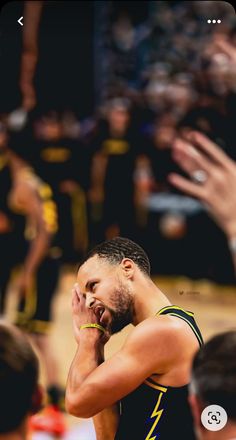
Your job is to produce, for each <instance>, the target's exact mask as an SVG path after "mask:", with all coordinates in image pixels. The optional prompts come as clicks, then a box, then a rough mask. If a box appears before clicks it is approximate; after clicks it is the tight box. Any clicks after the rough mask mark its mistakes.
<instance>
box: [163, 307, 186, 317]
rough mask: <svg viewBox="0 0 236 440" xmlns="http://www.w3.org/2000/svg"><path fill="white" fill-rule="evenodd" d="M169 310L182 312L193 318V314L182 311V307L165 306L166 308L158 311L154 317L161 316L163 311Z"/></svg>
mask: <svg viewBox="0 0 236 440" xmlns="http://www.w3.org/2000/svg"><path fill="white" fill-rule="evenodd" d="M169 309H177V310H182V312H184V313H187V315H189V316H191V317H193V316H194V313H193V312H190V311H187V310H184V309H182V307H178V306H166V307H163V308H162V309H161V310H159V311H158V312H157V313H156V315H155V316H158V315H161V314H162V312H164V311H165V310H169Z"/></svg>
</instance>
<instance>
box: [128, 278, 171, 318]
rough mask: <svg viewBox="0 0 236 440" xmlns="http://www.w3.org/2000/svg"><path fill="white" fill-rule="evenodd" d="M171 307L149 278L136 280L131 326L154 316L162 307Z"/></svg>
mask: <svg viewBox="0 0 236 440" xmlns="http://www.w3.org/2000/svg"><path fill="white" fill-rule="evenodd" d="M168 305H171V303H170V301H169V300H168V298H167V297H166V296H165V295H164V293H162V292H161V290H160V289H159V288H158V287H157V286H156V285H155V284H154V283H153V281H152V280H151V279H150V278H144V277H142V278H141V279H139V280H138V283H137V289H136V287H135V298H134V318H133V324H134V325H137V324H139V323H140V322H142V321H144V320H145V319H148V318H151V317H153V316H155V315H156V313H157V312H158V310H160V309H161V308H162V307H166V306H168Z"/></svg>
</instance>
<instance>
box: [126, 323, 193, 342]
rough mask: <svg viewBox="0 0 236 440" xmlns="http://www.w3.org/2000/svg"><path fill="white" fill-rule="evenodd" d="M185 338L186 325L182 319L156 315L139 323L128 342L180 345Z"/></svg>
mask: <svg viewBox="0 0 236 440" xmlns="http://www.w3.org/2000/svg"><path fill="white" fill-rule="evenodd" d="M184 339H185V326H184V323H182V321H181V320H180V319H172V317H171V316H168V315H163V316H154V317H151V318H148V319H145V320H144V321H142V322H141V323H140V324H138V325H137V326H136V327H135V328H134V329H133V331H132V332H131V333H130V334H129V336H128V338H127V343H128V344H133V345H135V346H140V347H141V346H142V345H143V344H148V345H151V344H154V345H156V343H157V341H158V343H159V344H166V342H167V341H168V345H170V344H172V343H173V344H175V345H180V344H182V342H184Z"/></svg>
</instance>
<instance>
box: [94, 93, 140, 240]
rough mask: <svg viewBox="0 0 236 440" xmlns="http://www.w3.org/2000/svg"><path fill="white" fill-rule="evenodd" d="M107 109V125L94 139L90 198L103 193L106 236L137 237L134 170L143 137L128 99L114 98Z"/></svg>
mask: <svg viewBox="0 0 236 440" xmlns="http://www.w3.org/2000/svg"><path fill="white" fill-rule="evenodd" d="M104 111H105V121H104V122H105V123H104V126H103V127H101V128H100V130H98V133H97V135H96V136H95V137H94V139H93V140H92V144H93V151H94V156H93V161H92V167H91V188H90V200H91V201H93V199H95V198H96V195H98V196H99V194H100V199H101V201H102V206H103V216H102V219H103V227H104V231H105V237H107V238H112V237H114V236H117V235H119V234H121V235H126V236H129V237H135V212H134V170H135V164H136V159H137V157H138V155H139V154H140V152H141V142H142V140H141V136H139V135H138V134H137V132H136V128H135V127H133V123H132V115H131V102H130V101H129V100H128V99H125V98H114V99H111V100H110V101H108V102H107V103H106V105H105V109H104Z"/></svg>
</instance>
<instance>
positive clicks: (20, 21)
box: [17, 17, 24, 26]
mask: <svg viewBox="0 0 236 440" xmlns="http://www.w3.org/2000/svg"><path fill="white" fill-rule="evenodd" d="M23 18H24V17H20V18H19V20H17V21H18V23H19V24H20V25H21V26H23V23H22V20H23Z"/></svg>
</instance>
